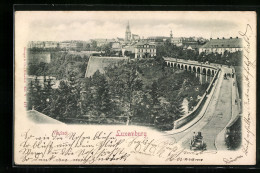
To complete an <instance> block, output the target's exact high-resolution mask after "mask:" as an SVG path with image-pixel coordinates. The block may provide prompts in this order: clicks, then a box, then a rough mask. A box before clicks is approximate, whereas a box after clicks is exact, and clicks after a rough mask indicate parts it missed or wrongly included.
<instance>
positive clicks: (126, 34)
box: [125, 21, 131, 42]
mask: <svg viewBox="0 0 260 173" xmlns="http://www.w3.org/2000/svg"><path fill="white" fill-rule="evenodd" d="M129 41H131V31H130V25H129V21H128V23H127V26H126V31H125V42H129Z"/></svg>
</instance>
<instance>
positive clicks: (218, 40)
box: [13, 11, 257, 165]
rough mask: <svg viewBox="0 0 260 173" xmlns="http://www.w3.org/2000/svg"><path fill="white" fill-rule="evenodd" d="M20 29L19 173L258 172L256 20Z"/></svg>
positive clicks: (108, 16)
mask: <svg viewBox="0 0 260 173" xmlns="http://www.w3.org/2000/svg"><path fill="white" fill-rule="evenodd" d="M14 19H15V28H14V35H15V43H14V47H15V53H14V71H15V76H14V83H15V85H14V95H15V96H14V103H15V104H14V148H13V150H14V164H15V165H254V164H255V163H256V36H257V34H256V12H254V11H16V12H15V14H14Z"/></svg>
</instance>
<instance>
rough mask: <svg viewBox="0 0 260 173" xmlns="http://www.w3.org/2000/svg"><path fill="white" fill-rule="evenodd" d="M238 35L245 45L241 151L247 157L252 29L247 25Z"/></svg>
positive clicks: (249, 122)
mask: <svg viewBox="0 0 260 173" xmlns="http://www.w3.org/2000/svg"><path fill="white" fill-rule="evenodd" d="M239 34H240V35H241V36H242V37H243V39H244V41H245V43H246V45H244V49H243V56H244V61H243V62H244V63H243V69H244V80H245V82H246V85H245V92H244V107H245V109H244V110H246V114H245V115H244V118H243V121H244V128H245V129H246V134H245V136H244V138H243V140H244V143H243V148H242V151H243V152H244V154H245V155H246V156H247V154H248V150H249V145H252V143H251V141H250V140H251V136H255V134H254V133H253V132H252V130H251V123H252V122H251V121H252V120H251V110H250V103H251V99H250V96H249V93H250V86H251V83H250V78H255V76H254V75H252V74H251V72H250V67H252V65H253V64H255V61H254V62H251V61H250V59H249V57H250V53H251V50H250V49H251V43H250V39H251V37H252V35H253V30H252V27H251V26H250V25H249V24H247V26H246V30H245V32H241V31H239Z"/></svg>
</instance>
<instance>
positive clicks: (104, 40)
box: [91, 38, 115, 47]
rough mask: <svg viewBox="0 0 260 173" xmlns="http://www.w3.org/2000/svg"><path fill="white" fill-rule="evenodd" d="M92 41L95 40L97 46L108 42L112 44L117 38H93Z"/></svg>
mask: <svg viewBox="0 0 260 173" xmlns="http://www.w3.org/2000/svg"><path fill="white" fill-rule="evenodd" d="M91 41H95V42H96V43H97V47H101V46H104V45H106V44H110V43H112V42H115V39H103V38H101V39H92V40H91Z"/></svg>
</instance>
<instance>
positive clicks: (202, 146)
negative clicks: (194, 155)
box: [190, 132, 207, 150]
mask: <svg viewBox="0 0 260 173" xmlns="http://www.w3.org/2000/svg"><path fill="white" fill-rule="evenodd" d="M202 139H203V136H202V135H201V132H198V134H197V135H195V134H194V136H193V139H192V140H191V143H190V149H191V150H206V149H207V145H206V143H205V142H204V141H203V140H202Z"/></svg>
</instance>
